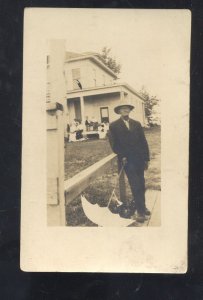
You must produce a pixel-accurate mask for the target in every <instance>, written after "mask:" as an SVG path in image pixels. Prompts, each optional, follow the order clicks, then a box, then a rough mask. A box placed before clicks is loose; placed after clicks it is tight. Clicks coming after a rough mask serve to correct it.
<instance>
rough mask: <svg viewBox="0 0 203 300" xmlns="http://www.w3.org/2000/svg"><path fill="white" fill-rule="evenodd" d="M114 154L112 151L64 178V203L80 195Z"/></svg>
mask: <svg viewBox="0 0 203 300" xmlns="http://www.w3.org/2000/svg"><path fill="white" fill-rule="evenodd" d="M116 156H117V155H116V154H114V153H112V154H110V155H108V156H107V157H105V158H103V159H102V160H100V161H98V162H96V163H95V164H93V165H92V166H90V167H88V168H87V169H85V170H83V171H82V172H80V173H79V174H77V175H75V176H73V177H72V178H70V179H68V180H66V181H65V182H64V191H65V197H66V204H68V203H69V202H71V201H72V200H73V199H75V198H76V197H77V196H78V195H80V194H81V193H82V192H83V191H84V190H85V189H86V188H87V187H88V186H89V185H90V183H92V182H93V181H94V180H95V179H96V178H97V177H98V176H101V175H103V174H104V172H105V170H106V168H108V167H109V163H111V162H112V160H113V159H115V158H116Z"/></svg>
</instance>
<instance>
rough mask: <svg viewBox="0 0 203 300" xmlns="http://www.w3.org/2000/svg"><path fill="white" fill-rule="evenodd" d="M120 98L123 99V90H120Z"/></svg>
mask: <svg viewBox="0 0 203 300" xmlns="http://www.w3.org/2000/svg"><path fill="white" fill-rule="evenodd" d="M120 100H121V101H124V91H122V90H121V92H120Z"/></svg>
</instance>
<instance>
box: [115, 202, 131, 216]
mask: <svg viewBox="0 0 203 300" xmlns="http://www.w3.org/2000/svg"><path fill="white" fill-rule="evenodd" d="M118 213H119V215H120V217H121V218H125V219H130V218H131V217H132V215H133V214H134V211H132V210H131V208H130V207H129V206H127V205H125V204H122V205H120V206H119V212H118Z"/></svg>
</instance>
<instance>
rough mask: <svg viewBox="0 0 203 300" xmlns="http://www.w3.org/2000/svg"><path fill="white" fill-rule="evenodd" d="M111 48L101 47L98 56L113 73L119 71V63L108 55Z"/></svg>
mask: <svg viewBox="0 0 203 300" xmlns="http://www.w3.org/2000/svg"><path fill="white" fill-rule="evenodd" d="M110 52H111V48H107V47H103V48H102V52H101V54H100V57H101V59H102V62H103V63H104V64H105V65H106V66H107V67H109V69H111V70H112V71H113V72H114V73H115V74H119V73H120V71H121V65H120V64H119V63H117V62H116V59H115V58H113V57H112V56H111V55H110Z"/></svg>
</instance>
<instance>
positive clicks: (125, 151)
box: [109, 103, 151, 223]
mask: <svg viewBox="0 0 203 300" xmlns="http://www.w3.org/2000/svg"><path fill="white" fill-rule="evenodd" d="M132 109H134V106H133V105H130V104H126V103H123V104H122V105H119V106H116V107H115V108H114V111H115V113H117V114H119V115H120V118H119V119H118V120H116V121H114V122H112V123H111V124H110V126H109V141H110V145H111V148H112V150H113V151H114V152H115V153H116V154H117V155H118V160H119V162H120V163H122V164H123V165H124V170H125V173H126V175H127V177H128V181H129V185H130V188H131V191H132V196H133V200H132V202H131V203H130V205H129V209H130V214H131V216H133V215H134V214H135V211H137V215H136V220H137V221H138V222H141V223H143V222H144V221H145V220H146V219H147V218H146V216H149V215H150V214H151V213H150V211H149V210H148V209H147V208H146V206H145V178H144V170H147V169H148V163H149V160H150V158H149V148H148V144H147V140H146V138H145V135H144V131H143V129H142V126H141V124H140V123H139V122H138V121H135V120H133V119H130V118H129V114H130V112H131V110H132ZM121 201H122V199H121Z"/></svg>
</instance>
